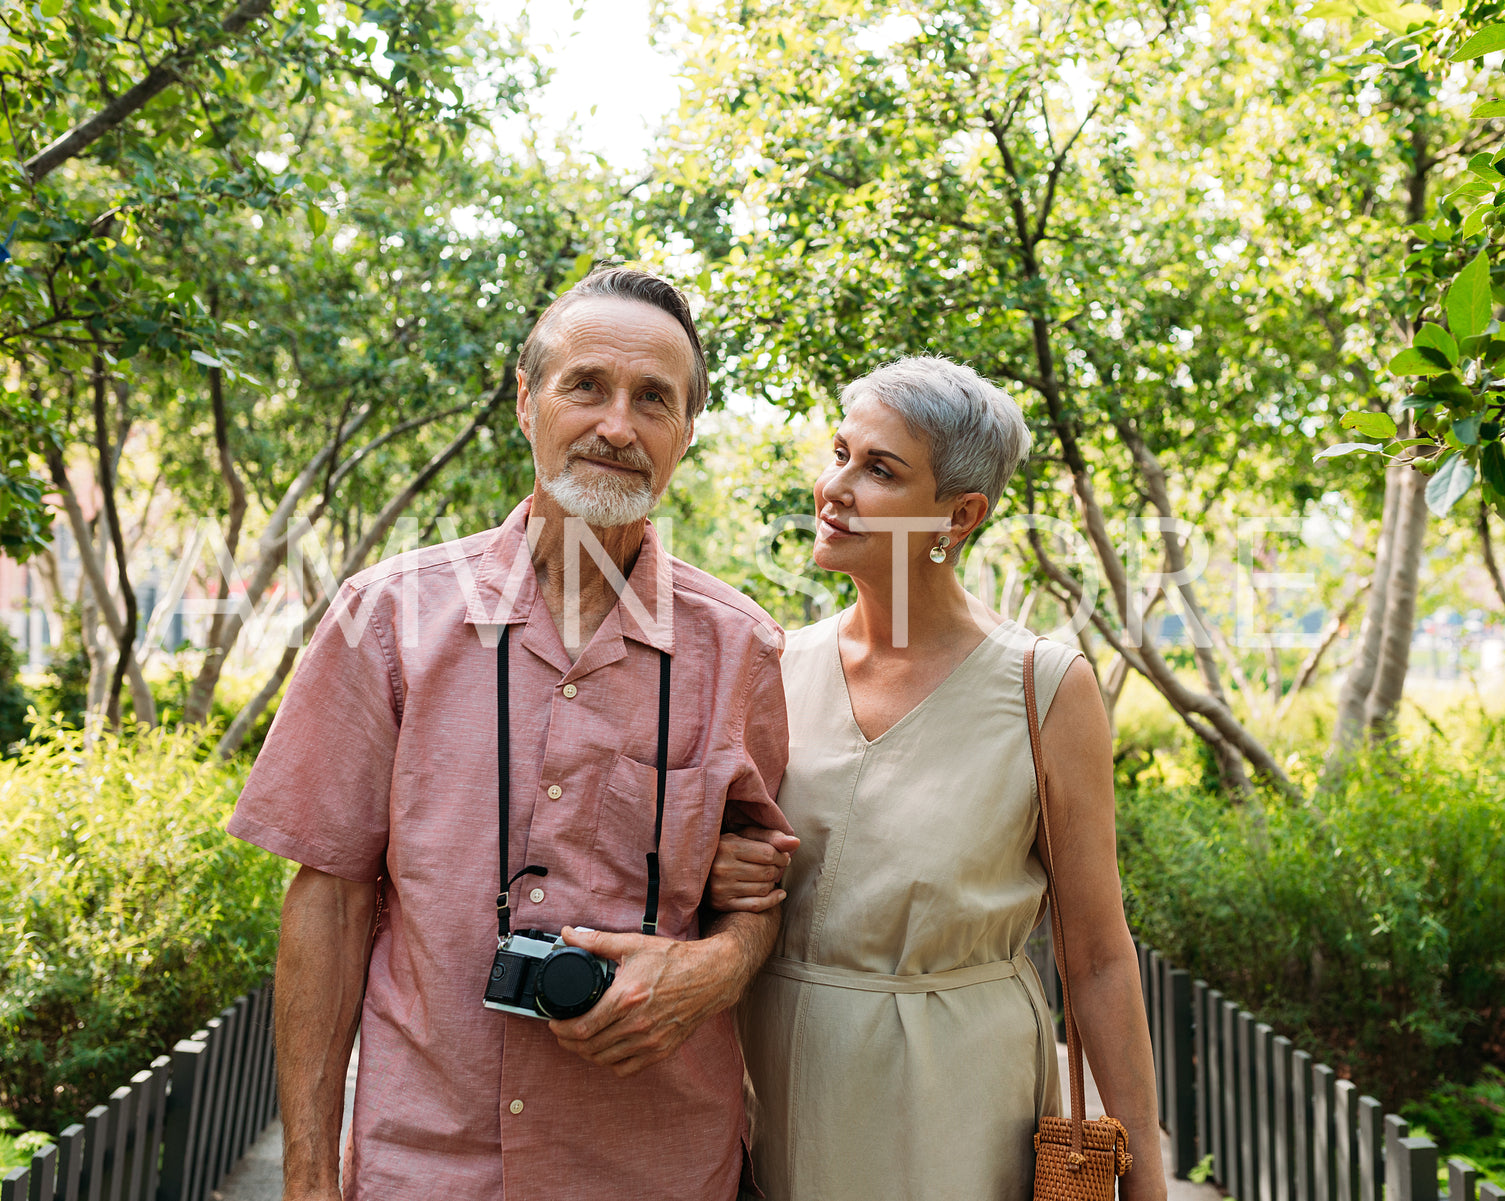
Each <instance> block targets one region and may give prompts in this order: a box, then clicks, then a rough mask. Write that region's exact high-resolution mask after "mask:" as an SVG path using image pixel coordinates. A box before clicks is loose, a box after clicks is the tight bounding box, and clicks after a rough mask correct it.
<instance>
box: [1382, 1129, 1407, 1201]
mask: <svg viewBox="0 0 1505 1201" xmlns="http://www.w3.org/2000/svg"><path fill="white" fill-rule="evenodd" d="M1381 1128H1382V1129H1383V1130H1384V1132H1385V1174H1384V1176H1383V1180H1384V1181H1385V1183H1386V1184H1388V1186H1389V1187H1388V1188H1384V1189H1380V1190H1377V1191H1378V1192H1379V1194H1380V1195H1381V1196H1383V1197H1385V1198H1386V1201H1398V1199H1399V1196H1400V1181H1399V1180H1398V1179H1396V1173H1397V1172H1398V1171H1399V1169H1398V1168H1397V1167H1396V1166H1395V1165H1396V1164H1398V1163H1399V1162H1400V1158H1401V1146H1400V1144H1401V1140H1402V1139H1403V1138H1405V1137H1406V1135H1408V1134H1410V1133H1411V1124H1410V1123H1409V1122H1407V1121H1406V1119H1405V1118H1403V1117H1401V1116H1399V1115H1398V1114H1393V1113H1387V1114H1386V1115H1385V1116H1384V1118H1383V1119H1382V1121H1381Z"/></svg>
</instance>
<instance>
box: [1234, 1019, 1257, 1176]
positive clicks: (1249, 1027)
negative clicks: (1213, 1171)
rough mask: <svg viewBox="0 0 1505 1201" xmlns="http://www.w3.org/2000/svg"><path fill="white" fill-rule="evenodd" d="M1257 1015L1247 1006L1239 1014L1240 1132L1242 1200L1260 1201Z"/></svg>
mask: <svg viewBox="0 0 1505 1201" xmlns="http://www.w3.org/2000/svg"><path fill="white" fill-rule="evenodd" d="M1254 1027H1255V1021H1254V1015H1253V1014H1252V1013H1250V1012H1249V1011H1248V1010H1247V1009H1241V1010H1239V1015H1238V1078H1239V1079H1238V1085H1239V1087H1238V1110H1239V1112H1238V1131H1239V1138H1238V1142H1239V1151H1238V1158H1239V1168H1240V1171H1239V1194H1238V1195H1239V1199H1240V1201H1243V1199H1244V1198H1246V1197H1247V1198H1248V1201H1259V1103H1258V1101H1257V1099H1256V1097H1255V1066H1254V1065H1255V1060H1256V1059H1257V1057H1258V1053H1257V1049H1256V1047H1257V1043H1256V1040H1255V1035H1254Z"/></svg>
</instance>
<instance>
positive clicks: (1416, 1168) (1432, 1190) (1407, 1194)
mask: <svg viewBox="0 0 1505 1201" xmlns="http://www.w3.org/2000/svg"><path fill="white" fill-rule="evenodd" d="M1395 1151H1396V1156H1395V1158H1394V1159H1393V1160H1391V1161H1390V1165H1389V1169H1388V1171H1389V1174H1390V1179H1391V1182H1392V1184H1391V1188H1392V1190H1393V1192H1392V1195H1393V1198H1394V1201H1437V1144H1436V1143H1434V1142H1433V1141H1432V1140H1431V1139H1429V1138H1403V1139H1401V1140H1400V1142H1399V1143H1398V1144H1397V1146H1396V1148H1395Z"/></svg>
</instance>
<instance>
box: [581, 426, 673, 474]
mask: <svg viewBox="0 0 1505 1201" xmlns="http://www.w3.org/2000/svg"><path fill="white" fill-rule="evenodd" d="M586 456H589V457H590V458H592V459H606V460H608V461H610V462H613V463H620V464H621V465H622V466H623V467H626V468H628V469H630V470H632V471H640V472H642V473H643V474H644V475H646V476H648V477H650V478H651V477H652V475H653V460H652V459H650V458H649V457H648V452H647V451H645V450H644V449H643V448H642V447H641V446H621V447H618V446H613V445H612V444H611V443H610V442H608V441H607V440H606V439H605V438H602V437H598V436H596V435H594V434H593V435H590V436H587V437H584V438H580V439H577V440H576V441H574V442H572V443H570V447H569V450H567V451H566V452H565V458H566V461H568V460H569V459H578V458H584V457H586Z"/></svg>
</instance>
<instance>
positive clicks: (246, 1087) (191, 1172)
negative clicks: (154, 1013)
mask: <svg viewBox="0 0 1505 1201" xmlns="http://www.w3.org/2000/svg"><path fill="white" fill-rule="evenodd" d="M274 1066H275V1065H274V1061H273V1052H272V989H271V986H270V985H267V986H265V987H263V988H260V989H258V990H257V991H255V992H253V993H248V994H247V995H245V996H243V997H241V998H240V999H239V1000H238V1001H236V1002H235V1004H233V1005H231V1006H230V1007H229V1008H228V1009H226V1010H224V1011H223V1012H222V1013H221V1014H220V1015H219V1016H218V1017H216V1018H214V1019H213V1020H212V1021H210V1022H209V1024H208V1027H207V1029H204V1030H200V1031H198V1032H197V1033H195V1034H194V1035H193V1036H192V1037H191V1038H185V1039H184V1040H183V1041H182V1042H180V1043H178V1045H177V1046H176V1047H174V1048H173V1050H172V1054H171V1055H162V1056H159V1057H158V1058H156V1059H154V1060H153V1061H152V1064H151V1066H150V1067H149V1068H146V1069H145V1070H143V1071H140V1072H137V1073H136V1074H135V1076H133V1077H132V1078H131V1082H130V1084H128V1085H122V1086H121V1087H120V1088H117V1089H116V1090H115V1091H114V1092H113V1093H111V1094H110V1098H109V1102H108V1104H105V1105H96V1106H95V1107H94V1108H93V1109H91V1110H90V1111H89V1112H88V1113H87V1114H85V1115H84V1120H83V1121H82V1122H80V1123H75V1124H74V1125H72V1126H69V1127H68V1128H67V1129H66V1130H64V1131H63V1132H62V1134H60V1135H59V1136H58V1141H57V1143H56V1144H55V1145H53V1146H50V1147H46V1148H44V1149H43V1150H41V1151H39V1152H37V1154H35V1155H34V1156H32V1159H31V1166H30V1167H29V1168H16V1169H14V1170H13V1171H11V1172H9V1173H7V1175H6V1176H5V1179H4V1180H3V1181H0V1201H205V1199H206V1198H208V1196H209V1194H210V1191H211V1190H212V1189H213V1188H214V1187H215V1185H217V1184H218V1183H219V1182H220V1181H221V1180H222V1179H224V1177H225V1175H226V1173H228V1172H229V1171H230V1169H231V1168H232V1167H234V1166H235V1164H236V1163H237V1162H238V1161H239V1160H240V1157H241V1156H242V1155H244V1154H245V1152H246V1148H247V1147H249V1146H250V1145H251V1142H252V1140H254V1139H255V1137H256V1136H257V1135H258V1134H260V1133H261V1131H262V1129H263V1128H264V1127H265V1126H266V1124H267V1123H268V1122H269V1121H271V1119H272V1118H273V1116H275V1114H276V1112H277V1089H276V1085H275V1071H274Z"/></svg>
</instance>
